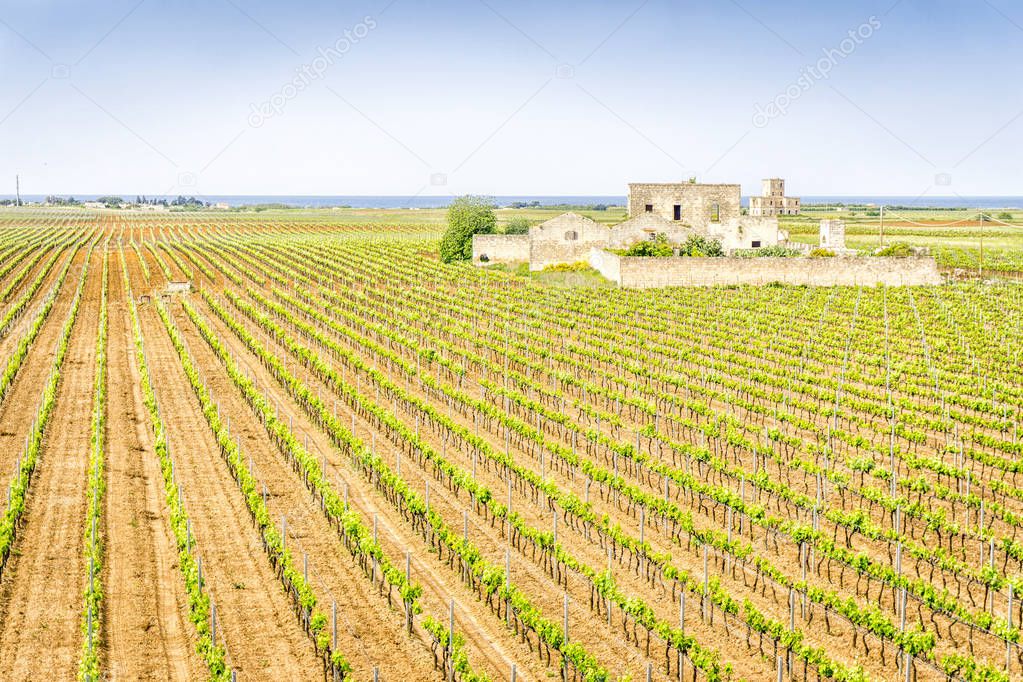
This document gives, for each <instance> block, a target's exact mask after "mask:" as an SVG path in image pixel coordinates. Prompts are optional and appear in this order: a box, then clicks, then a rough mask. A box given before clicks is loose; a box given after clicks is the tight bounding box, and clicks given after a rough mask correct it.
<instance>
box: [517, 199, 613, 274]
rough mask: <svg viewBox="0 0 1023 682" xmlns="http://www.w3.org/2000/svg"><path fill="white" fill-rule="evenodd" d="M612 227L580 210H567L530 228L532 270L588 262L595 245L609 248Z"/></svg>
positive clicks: (530, 264)
mask: <svg viewBox="0 0 1023 682" xmlns="http://www.w3.org/2000/svg"><path fill="white" fill-rule="evenodd" d="M610 242H611V230H610V228H608V227H607V226H606V225H601V224H600V223H597V222H594V221H593V220H590V219H589V218H586V217H584V216H581V215H578V214H576V213H565V214H563V215H559V216H558V217H557V218H552V219H550V220H548V221H546V222H544V223H541V224H540V225H537V226H536V227H533V228H532V229H530V230H529V269H530V270H543V269H544V268H546V267H547V266H549V265H558V264H562V263H578V262H580V261H585V260H586V259H587V258H588V257H589V254H590V249H591V248H592V247H594V246H599V247H606V246H607V245H608V244H609V243H610Z"/></svg>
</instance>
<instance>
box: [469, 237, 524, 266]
mask: <svg viewBox="0 0 1023 682" xmlns="http://www.w3.org/2000/svg"><path fill="white" fill-rule="evenodd" d="M472 260H473V262H474V263H476V264H477V265H479V264H481V263H482V264H494V263H525V262H528V261H529V235H528V234H477V235H474V236H473V238H472Z"/></svg>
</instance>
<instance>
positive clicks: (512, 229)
mask: <svg viewBox="0 0 1023 682" xmlns="http://www.w3.org/2000/svg"><path fill="white" fill-rule="evenodd" d="M532 226H533V223H532V222H530V220H529V218H512V219H511V220H509V221H508V224H507V225H505V226H504V233H505V234H529V228H531V227H532Z"/></svg>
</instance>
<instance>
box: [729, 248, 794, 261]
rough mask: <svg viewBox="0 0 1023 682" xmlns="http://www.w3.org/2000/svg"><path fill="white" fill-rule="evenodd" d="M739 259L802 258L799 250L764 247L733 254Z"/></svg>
mask: <svg viewBox="0 0 1023 682" xmlns="http://www.w3.org/2000/svg"><path fill="white" fill-rule="evenodd" d="M734 255H735V256H737V257H739V258H796V257H797V256H802V255H803V252H802V251H800V250H799V249H789V248H786V247H784V246H778V245H775V246H764V247H761V248H759V249H738V250H737V251H735V253H734Z"/></svg>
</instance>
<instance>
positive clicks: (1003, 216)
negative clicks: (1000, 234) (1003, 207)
mask: <svg viewBox="0 0 1023 682" xmlns="http://www.w3.org/2000/svg"><path fill="white" fill-rule="evenodd" d="M998 219H999V220H1012V214H1011V213H1009V212H1008V211H1003V212H1002V213H999V214H998Z"/></svg>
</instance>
